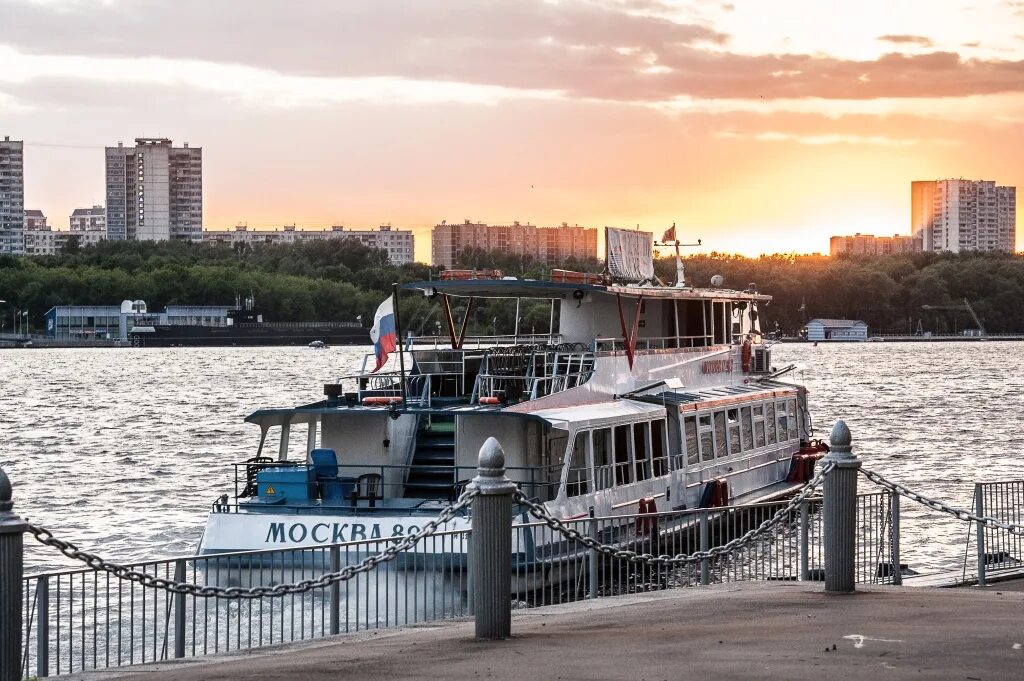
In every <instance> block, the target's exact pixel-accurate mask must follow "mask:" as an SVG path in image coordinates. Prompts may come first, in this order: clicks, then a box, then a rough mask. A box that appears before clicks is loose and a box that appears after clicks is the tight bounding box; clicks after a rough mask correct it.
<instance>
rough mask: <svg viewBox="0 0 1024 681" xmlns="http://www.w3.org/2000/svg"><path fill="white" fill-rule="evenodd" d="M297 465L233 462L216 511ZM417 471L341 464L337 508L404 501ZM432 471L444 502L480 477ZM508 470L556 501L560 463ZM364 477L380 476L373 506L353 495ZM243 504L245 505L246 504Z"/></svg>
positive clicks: (449, 469) (527, 490) (287, 507)
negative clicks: (262, 476) (231, 479)
mask: <svg viewBox="0 0 1024 681" xmlns="http://www.w3.org/2000/svg"><path fill="white" fill-rule="evenodd" d="M296 465H298V464H297V463H296V462H290V461H258V462H254V461H242V462H237V463H234V464H233V466H234V469H235V495H234V497H233V498H225V497H226V495H225V497H221V498H220V499H218V500H217V501H216V502H215V503H214V505H213V510H214V512H220V513H234V512H237V511H238V505H239V501H238V500H239V499H245V498H251V497H254V496H256V491H257V490H256V486H255V475H256V473H257V472H258V471H260V470H265V469H268V468H286V467H294V466H296ZM417 468H422V467H421V466H417V465H414V464H371V463H366V464H363V463H354V464H339V465H338V466H337V474H336V475H337V477H338V478H339V479H340V480H341V483H342V489H343V497H344V498H343V499H342V501H341V503H340V504H338V505H337V506H338V507H339V508H359V509H364V508H366V507H373V506H375V505H376V503H375V502H377V501H386V500H388V499H402V498H405V493H406V481H407V480H408V478H409V473H410V472H412V471H413V470H415V469H417ZM429 468H430V469H431V472H433V473H436V474H438V477H439V479H440V478H442V476H443V479H444V482H443V483H442V484H443V485H444V492H445V493H446V494H447V498H446V499H442V500H441V501H445V500H447V501H452V500H454V499H456V498H457V497H458V496H459V494H461V493H462V490H463V489H464V488H465V486H466V485H467V484H468V483H469V481H470V480H472V479H473V478H474V477H475V476H476V474H477V467H476V466H457V465H456V466H447V465H439V466H430V467H429ZM505 470H506V475H508V478H509V479H510V480H512V482H514V483H516V484H517V485H518V486H519V488H520V489H521V490H522V491H523V493H524V494H526V495H527V496H529V497H530V498H531V499H536V500H540V501H548V500H550V499H554V498H555V496H556V494H557V492H558V488H559V485H560V484H561V472H562V466H561V465H558V464H556V465H551V466H520V467H516V466H509V467H507V468H506V469H505ZM365 475H372V476H377V478H376V480H375V492H374V495H373V496H374V499H373V502H374V503H370V500H369V499H366V498H365V495H355V496H358V497H359V498H358V499H356V498H355V496H353V495H354V493H355V492H357V489H356V484H357V482H358V480H359V478H360V476H365ZM242 503H243V504H244V502H242ZM313 503H315V499H312V498H311V499H310V501H309V502H307V503H301V504H288V503H287V500H286V502H285V503H283V504H280V505H278V504H275V505H274V506H272V507H268V508H272V509H273V510H274V511H275V512H278V511H284V512H290V511H294V512H299V511H301V510H308V509H309V508H310V505H311V504H313ZM318 506H319V507H320V508H325V507H333V505H331V504H322V503H321V504H319V505H318Z"/></svg>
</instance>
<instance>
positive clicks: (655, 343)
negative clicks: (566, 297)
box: [594, 335, 714, 352]
mask: <svg viewBox="0 0 1024 681" xmlns="http://www.w3.org/2000/svg"><path fill="white" fill-rule="evenodd" d="M709 345H714V342H713V338H712V337H711V336H705V335H701V336H649V337H642V338H637V339H636V349H637V350H666V349H675V348H701V347H706V346H709ZM594 346H595V348H596V351H597V352H613V351H616V350H624V349H625V348H626V342H625V340H623V339H622V338H595V339H594Z"/></svg>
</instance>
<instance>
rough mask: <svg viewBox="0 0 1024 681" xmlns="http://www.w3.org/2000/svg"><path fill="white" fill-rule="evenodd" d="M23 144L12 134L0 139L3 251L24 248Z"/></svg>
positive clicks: (0, 235)
mask: <svg viewBox="0 0 1024 681" xmlns="http://www.w3.org/2000/svg"><path fill="white" fill-rule="evenodd" d="M24 228H25V156H24V144H23V143H22V142H20V141H17V140H12V139H11V138H10V137H6V136H5V137H4V139H3V141H0V254H2V253H7V254H11V255H21V254H22V253H24V251H25V237H24Z"/></svg>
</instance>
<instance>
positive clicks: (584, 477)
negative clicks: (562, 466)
mask: <svg viewBox="0 0 1024 681" xmlns="http://www.w3.org/2000/svg"><path fill="white" fill-rule="evenodd" d="M682 424H683V425H682V429H683V432H684V434H685V437H683V438H682V440H683V443H684V445H683V448H681V451H680V452H679V453H678V454H674V455H673V457H672V464H673V468H674V469H675V470H683V469H684V467H685V466H684V461H685V462H686V464H687V465H689V466H694V465H697V464H699V463H701V462H711V461H714V460H715V459H719V458H726V457H729V456H736V455H739V454H742V453H744V452H751V451H753V450H755V449H759V448H761V447H765V446H767V445H774V444H778V443H783V442H788V441H793V440H797V439H798V438H799V432H798V428H797V416H796V400H795V399H787V400H778V401H768V402H763V403H760V404H753V405H749V406H744V407H733V408H727V409H722V410H720V411H715V412H712V413H710V414H701V415H694V416H686V417H684V418H683V420H682ZM668 451H669V445H668V431H667V429H666V422H665V419H659V420H657V421H647V422H643V423H632V424H626V425H621V426H615V427H608V428H596V429H594V430H587V431H581V432H579V433H577V434H576V439H575V440H574V442H573V448H572V454H571V460H570V464H569V475H568V479H567V481H566V495H567V496H570V497H574V496H579V495H581V494H587V493H589V492H590V491H591V489H593V490H594V491H599V490H603V489H609V488H611V487H617V486H619V485H628V484H630V483H634V482H642V481H644V480H648V479H650V478H652V477H653V478H657V477H661V476H664V475H668V472H669V457H668ZM588 460H590V461H593V475H592V476H591V474H590V472H591V469H590V465H589V464H588Z"/></svg>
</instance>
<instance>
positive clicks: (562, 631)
mask: <svg viewBox="0 0 1024 681" xmlns="http://www.w3.org/2000/svg"><path fill="white" fill-rule="evenodd" d="M512 631H513V634H514V637H513V639H512V640H509V641H500V642H486V643H483V642H477V641H474V640H472V636H473V623H472V622H471V621H459V622H448V623H439V624H435V625H430V626H418V627H410V628H405V629H394V630H381V631H378V632H369V633H362V634H358V635H343V636H340V637H335V638H329V639H320V640H318V641H316V642H313V643H306V644H292V645H286V646H278V647H275V648H264V649H261V650H257V651H253V652H250V653H238V654H232V655H228V656H220V657H213V658H198V659H195V660H186V661H179V662H173V663H162V664H152V665H146V666H142V667H135V668H132V669H131V670H128V669H123V670H120V671H106V672H96V673H90V674H85V675H82V676H81V677H80V678H84V679H97V678H104V679H107V678H109V679H115V678H116V679H124V680H129V679H131V680H141V679H153V678H159V679H161V681H163V680H164V679H166V680H168V681H200V680H202V681H207V680H224V681H234V680H240V679H265V680H268V681H269V680H277V679H280V680H282V681H283V680H287V681H305V680H307V679H308V680H311V681H319V680H321V679H322V680H324V681H327V680H328V679H329V680H330V681H341V680H344V679H358V680H359V681H368V680H371V679H374V680H375V679H385V680H387V681H392V680H394V681H399V680H405V679H453V680H455V679H474V680H477V679H522V680H524V681H540V680H542V679H586V680H588V681H593V680H596V679H630V680H631V681H640V680H643V679H715V680H716V681H728V680H731V679H793V680H803V679H806V680H808V681H823V680H827V679H844V680H845V679H870V680H871V681H879V680H884V679H943V680H946V679H965V680H974V679H984V680H985V681H991V680H993V679H1022V678H1024V593H1021V592H1019V591H1011V590H1009V589H1000V588H999V585H996V586H993V587H990V588H988V589H985V590H978V589H966V588H965V589H906V588H898V587H874V588H870V589H864V590H862V591H859V592H858V593H856V594H853V595H847V596H827V595H825V594H824V593H823V592H822V586H821V584H804V583H753V584H728V585H717V586H711V587H702V588H688V589H679V590H674V591H662V592H657V593H652V594H644V595H640V596H620V597H615V598H606V599H600V600H597V601H584V602H581V603H573V604H568V605H563V606H553V607H549V608H544V609H540V610H525V611H517V612H516V613H515V614H514V617H513V621H512Z"/></svg>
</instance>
